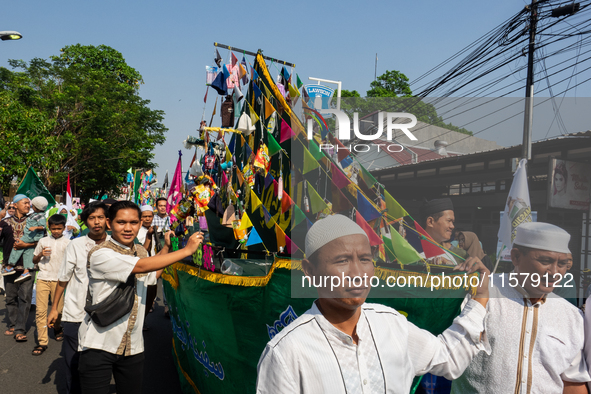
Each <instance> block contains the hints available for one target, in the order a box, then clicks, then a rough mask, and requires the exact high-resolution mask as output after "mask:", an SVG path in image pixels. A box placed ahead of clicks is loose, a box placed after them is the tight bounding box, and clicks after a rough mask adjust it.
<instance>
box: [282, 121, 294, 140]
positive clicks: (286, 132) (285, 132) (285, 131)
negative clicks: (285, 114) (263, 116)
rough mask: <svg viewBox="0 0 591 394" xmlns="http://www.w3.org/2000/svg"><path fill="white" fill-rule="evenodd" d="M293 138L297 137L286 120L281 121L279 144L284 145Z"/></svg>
mask: <svg viewBox="0 0 591 394" xmlns="http://www.w3.org/2000/svg"><path fill="white" fill-rule="evenodd" d="M292 137H295V134H294V133H293V130H292V129H291V127H289V125H288V124H287V122H286V121H285V120H283V119H281V137H280V138H279V142H280V143H284V142H285V141H287V140H288V139H290V138H292Z"/></svg>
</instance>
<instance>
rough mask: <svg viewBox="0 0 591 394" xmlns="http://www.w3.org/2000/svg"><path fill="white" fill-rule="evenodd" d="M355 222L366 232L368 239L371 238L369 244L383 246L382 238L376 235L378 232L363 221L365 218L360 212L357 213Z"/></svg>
mask: <svg viewBox="0 0 591 394" xmlns="http://www.w3.org/2000/svg"><path fill="white" fill-rule="evenodd" d="M355 222H356V223H357V224H358V225H359V226H360V227H361V228H362V229H363V231H365V234H367V238H369V244H370V245H371V246H375V245H380V244H383V243H384V241H382V240H381V238H380V237H378V235H377V234H376V232H375V231H374V230H373V229H372V228H371V226H370V225H369V224H368V223H367V222H366V221H365V219H363V216H361V214H360V213H359V211H357V212H355Z"/></svg>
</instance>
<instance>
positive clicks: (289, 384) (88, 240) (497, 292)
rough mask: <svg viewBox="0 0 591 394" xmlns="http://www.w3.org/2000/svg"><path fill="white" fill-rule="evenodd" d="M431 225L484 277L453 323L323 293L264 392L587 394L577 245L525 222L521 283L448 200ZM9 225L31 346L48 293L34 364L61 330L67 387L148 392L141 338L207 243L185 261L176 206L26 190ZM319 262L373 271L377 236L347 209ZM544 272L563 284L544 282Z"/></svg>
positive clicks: (321, 267)
mask: <svg viewBox="0 0 591 394" xmlns="http://www.w3.org/2000/svg"><path fill="white" fill-rule="evenodd" d="M420 217H421V218H420V221H421V224H422V225H423V226H424V230H425V231H426V232H427V234H428V235H429V237H431V238H432V240H434V241H435V242H437V243H439V244H441V245H443V246H445V249H444V251H445V252H444V254H443V255H442V256H438V257H436V258H434V260H433V262H434V263H435V264H445V265H454V266H455V268H454V270H456V271H466V272H468V273H474V272H478V273H479V276H480V278H481V279H482V280H481V282H480V285H479V286H478V287H477V288H476V291H475V293H474V294H468V295H467V296H466V299H465V300H464V303H463V305H462V311H461V314H460V315H459V316H458V317H456V318H455V320H454V321H453V324H452V325H451V326H450V327H449V328H448V329H447V330H445V331H444V332H443V333H442V334H441V335H439V336H434V335H432V334H431V333H429V332H427V331H425V330H422V329H419V328H418V327H416V326H415V325H413V324H412V323H410V322H409V321H408V320H407V319H406V318H405V316H404V315H402V314H401V313H399V312H398V311H396V310H394V309H392V308H389V307H386V306H383V305H378V304H369V303H366V302H365V300H366V298H367V296H368V294H369V291H370V288H369V287H367V286H365V287H364V286H363V285H360V286H358V285H356V284H355V282H354V283H353V284H351V282H349V283H348V284H347V283H346V281H343V282H342V283H341V285H340V286H337V287H336V288H335V287H333V286H332V285H331V287H330V288H328V287H326V288H325V287H319V288H318V289H317V291H318V299H317V300H316V301H314V302H313V303H312V306H311V308H310V309H309V310H308V311H307V312H305V313H304V314H303V315H301V316H299V317H298V318H297V319H296V320H295V321H294V322H292V323H291V324H290V325H289V326H287V327H286V328H285V329H283V330H282V331H281V332H279V334H277V335H276V336H275V337H274V338H273V339H272V340H271V341H270V342H269V343H268V344H267V346H266V347H265V349H264V351H263V353H262V355H261V357H260V360H259V364H258V371H257V372H258V377H257V392H258V393H357V392H359V393H386V392H388V393H389V392H392V393H407V392H409V390H410V388H411V384H412V381H413V378H414V377H415V376H419V375H424V374H426V373H431V374H434V375H437V376H443V377H445V378H448V379H451V380H453V384H452V389H451V390H452V393H509V392H519V393H570V394H577V393H581V394H582V393H588V389H587V385H588V384H589V383H590V382H591V374H590V368H589V366H590V365H591V344H589V343H587V344H585V338H586V337H587V338H588V339H589V338H590V337H591V327H588V328H587V331H585V319H586V320H590V321H591V316H589V315H587V316H584V315H583V313H582V312H581V310H579V309H578V308H576V307H575V306H573V305H572V304H570V303H569V302H567V301H566V300H565V299H564V298H562V297H558V296H554V287H555V285H557V284H558V282H557V281H556V280H555V279H554V276H555V275H557V274H559V275H560V276H561V277H565V274H566V272H567V270H568V269H569V268H570V267H571V266H572V254H571V252H570V250H569V248H568V244H569V241H570V235H569V234H568V233H567V232H566V231H564V230H563V229H561V228H559V227H557V226H554V225H552V224H548V223H525V224H522V225H521V226H519V227H518V229H517V234H516V237H515V241H514V247H513V249H512V251H511V259H512V263H513V267H514V269H513V272H512V273H511V274H517V275H524V276H525V277H526V279H525V280H523V281H519V282H518V283H515V284H513V282H511V281H510V280H509V277H508V276H507V275H511V274H509V273H507V274H495V275H491V261H490V259H489V258H488V256H487V255H486V254H485V253H484V251H483V249H482V245H481V244H480V242H479V240H478V237H477V235H476V234H474V233H473V232H469V231H457V232H456V233H455V234H454V230H455V227H454V220H455V218H454V210H453V204H452V203H451V201H450V200H449V199H440V200H432V201H429V202H426V203H425V204H424V205H423V206H422V208H421V215H420ZM0 219H1V220H0V241H1V242H2V244H3V258H2V277H3V279H4V287H5V289H6V308H7V312H8V313H7V315H8V321H9V325H8V327H7V329H6V331H5V332H4V334H5V335H7V336H13V338H14V340H15V341H17V342H26V341H27V340H28V338H27V333H26V328H25V323H26V320H27V317H28V315H29V310H30V308H31V299H32V294H33V284H34V283H36V319H35V323H36V328H37V339H38V343H37V344H36V346H35V347H34V348H33V350H32V355H33V356H40V355H42V354H43V353H44V352H45V351H46V349H47V347H48V342H49V335H48V330H49V329H52V330H53V333H54V337H55V340H56V341H63V343H62V350H63V353H62V354H63V356H64V359H65V363H66V366H67V368H66V371H67V392H68V393H80V392H83V393H93V394H94V393H101V394H104V393H107V392H108V390H109V385H110V382H111V379H112V378H113V377H114V379H115V383H116V386H117V392H119V393H126V394H127V393H132V394H133V393H141V392H142V387H141V381H142V374H143V367H144V354H143V352H144V343H143V336H142V331H143V330H144V329H145V326H144V321H145V316H146V313H147V310H148V309H150V307H151V305H152V303H153V302H154V299H155V290H156V287H155V286H156V283H157V280H158V278H159V277H160V275H161V273H162V270H163V269H164V268H165V267H167V266H169V265H171V264H173V263H175V262H177V261H180V260H182V259H183V258H186V257H188V256H191V255H192V254H193V253H195V251H196V250H197V248H198V247H199V245H200V244H201V242H202V241H203V234H202V233H201V232H195V233H194V234H192V235H191V236H190V237H189V238H188V240H187V243H186V246H185V247H184V248H181V249H179V250H177V251H173V250H172V247H171V236H172V235H173V232H172V231H170V220H169V218H168V217H167V214H166V200H164V199H159V200H158V201H156V203H155V208H154V207H152V206H149V205H143V206H138V205H136V204H135V203H132V202H129V201H115V200H104V201H96V202H92V203H90V204H88V205H86V206H85V207H84V208H83V209H82V210H81V211H80V212H72V211H71V210H69V209H68V208H67V207H63V206H58V207H57V208H56V209H53V211H52V209H48V203H47V200H46V199H44V198H43V197H35V198H33V199H30V198H29V197H27V196H25V195H16V196H15V197H14V198H13V200H12V202H11V203H9V204H7V205H6V206H5V208H4V209H3V210H2V211H0ZM46 234H47V235H46ZM305 253H306V258H305V259H304V260H303V261H302V269H303V271H304V274H305V275H306V276H309V277H310V278H315V277H326V276H333V275H336V276H341V275H345V276H347V277H356V276H359V277H363V276H365V275H367V276H370V277H371V276H373V274H374V265H373V252H372V248H371V246H370V243H369V238H368V236H367V234H366V232H365V231H364V230H363V229H362V228H361V227H360V226H359V225H358V224H357V223H355V222H354V221H352V220H351V219H349V218H348V217H345V216H342V215H332V216H328V217H326V218H324V219H321V220H319V221H318V222H316V223H315V224H314V225H313V226H312V227H311V228H310V229H309V230H308V232H307V234H306V239H305ZM536 275H537V276H538V278H540V277H542V278H544V277H546V278H548V279H546V281H543V280H538V281H535V280H534V276H536ZM33 278H35V280H34V279H33ZM501 278H505V279H504V280H502V279H501ZM318 282H321V281H318ZM50 305H51V308H50ZM588 342H591V340H588Z"/></svg>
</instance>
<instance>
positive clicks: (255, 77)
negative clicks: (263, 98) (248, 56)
mask: <svg viewBox="0 0 591 394" xmlns="http://www.w3.org/2000/svg"><path fill="white" fill-rule="evenodd" d="M258 77H259V74H258V73H257V72H256V70H255V69H254V68H253V67H252V66H250V79H251V80H255V79H257V78H258Z"/></svg>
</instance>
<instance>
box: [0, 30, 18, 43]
mask: <svg viewBox="0 0 591 394" xmlns="http://www.w3.org/2000/svg"><path fill="white" fill-rule="evenodd" d="M21 38H23V35H22V34H21V33H19V32H18V31H12V30H7V31H0V40H2V41H7V40H20V39H21Z"/></svg>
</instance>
